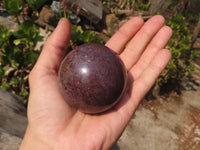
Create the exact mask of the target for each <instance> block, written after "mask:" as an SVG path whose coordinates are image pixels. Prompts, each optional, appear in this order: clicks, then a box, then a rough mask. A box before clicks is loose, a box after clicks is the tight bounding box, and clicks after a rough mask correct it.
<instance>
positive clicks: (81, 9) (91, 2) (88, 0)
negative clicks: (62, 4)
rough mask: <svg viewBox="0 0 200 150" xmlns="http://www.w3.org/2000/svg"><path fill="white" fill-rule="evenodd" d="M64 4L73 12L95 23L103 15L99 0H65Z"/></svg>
mask: <svg viewBox="0 0 200 150" xmlns="http://www.w3.org/2000/svg"><path fill="white" fill-rule="evenodd" d="M66 4H67V8H68V9H70V10H71V11H73V12H74V13H75V14H77V15H82V16H84V17H86V18H87V19H88V20H90V21H91V22H93V23H95V24H97V23H98V22H99V21H100V20H101V19H102V17H103V5H102V3H101V2H100V1H99V0H81V1H80V0H79V1H74V0H67V1H66Z"/></svg>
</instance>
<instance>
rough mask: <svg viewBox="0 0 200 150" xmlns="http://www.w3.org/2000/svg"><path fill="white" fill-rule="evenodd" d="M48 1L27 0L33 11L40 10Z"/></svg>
mask: <svg viewBox="0 0 200 150" xmlns="http://www.w3.org/2000/svg"><path fill="white" fill-rule="evenodd" d="M46 1H47V0H26V2H27V3H28V5H29V6H30V7H31V8H32V9H33V10H38V9H39V8H40V7H41V6H42V5H43V4H44V3H45V2H46Z"/></svg>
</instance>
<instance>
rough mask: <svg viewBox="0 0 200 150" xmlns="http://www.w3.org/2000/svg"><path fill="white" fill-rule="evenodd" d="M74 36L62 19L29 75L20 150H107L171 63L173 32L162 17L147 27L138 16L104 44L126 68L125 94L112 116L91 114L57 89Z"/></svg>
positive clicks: (154, 19)
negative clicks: (64, 60)
mask: <svg viewBox="0 0 200 150" xmlns="http://www.w3.org/2000/svg"><path fill="white" fill-rule="evenodd" d="M70 34H71V27H70V23H69V21H68V20H67V19H64V18H63V19H61V20H60V22H59V24H58V26H57V28H56V29H55V30H54V32H53V33H52V35H51V36H50V37H49V39H48V40H47V41H46V43H45V45H44V48H43V50H42V53H41V55H40V57H39V59H38V61H37V63H36V65H35V66H34V68H33V70H32V71H31V73H30V76H29V83H30V97H29V102H28V126H27V131H26V133H25V136H24V139H23V141H22V144H21V146H20V149H21V150H23V149H27V148H28V149H29V150H31V149H34V150H35V149H37V150H40V149H41V150H46V149H48V150H50V149H52V150H54V149H55V150H58V149H59V150H68V149H73V150H79V149H81V150H90V149H91V150H94V149H109V148H110V147H111V146H112V145H113V144H114V143H115V142H116V140H117V139H118V138H119V137H120V135H121V134H122V132H123V130H124V129H125V127H126V125H127V124H128V122H129V120H130V119H131V117H132V115H133V114H134V112H135V111H136V109H137V107H138V105H139V103H140V101H141V99H142V98H143V97H144V96H145V94H146V93H147V92H148V91H149V89H150V88H151V87H152V85H153V84H154V83H155V81H156V79H157V78H158V76H159V75H160V73H161V72H162V70H163V69H164V68H165V66H166V65H167V63H168V62H169V60H170V58H171V53H170V51H169V50H167V49H164V47H165V45H166V44H167V42H168V40H169V39H170V37H171V35H172V30H171V29H170V28H169V27H167V26H165V20H164V18H163V17H162V16H154V17H152V18H150V19H149V20H148V21H147V22H145V23H144V21H143V20H142V19H141V18H139V17H133V18H132V19H130V20H129V21H127V22H126V23H125V24H124V25H123V26H122V27H121V28H120V29H119V30H118V31H117V32H116V33H115V34H114V35H113V37H112V38H111V39H110V40H109V41H108V42H107V43H106V46H108V47H109V48H111V49H112V50H114V51H115V52H117V53H118V54H119V56H120V57H121V59H122V61H123V62H124V64H125V66H126V68H127V71H128V88H127V90H126V93H125V94H124V96H123V98H122V100H121V101H120V102H119V103H118V104H117V105H116V106H114V107H113V108H112V109H110V110H109V111H107V112H104V113H102V114H98V115H88V114H84V113H82V112H80V111H78V110H76V109H74V108H72V107H70V106H69V105H68V104H67V103H66V101H65V100H64V99H63V97H62V94H61V92H60V89H59V79H58V69H59V66H60V63H61V61H62V59H63V57H64V54H65V50H66V48H67V47H68V43H69V40H70Z"/></svg>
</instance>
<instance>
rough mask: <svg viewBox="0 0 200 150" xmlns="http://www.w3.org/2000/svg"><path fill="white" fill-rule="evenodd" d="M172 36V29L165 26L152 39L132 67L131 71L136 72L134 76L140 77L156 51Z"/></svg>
mask: <svg viewBox="0 0 200 150" xmlns="http://www.w3.org/2000/svg"><path fill="white" fill-rule="evenodd" d="M171 36H172V29H171V28H170V27H168V26H164V27H162V28H161V29H160V31H159V32H158V33H157V34H156V35H155V37H154V38H153V39H152V41H151V43H150V44H149V45H148V47H147V49H146V50H145V52H144V53H143V54H142V56H141V58H140V59H139V61H138V62H137V63H136V64H135V65H134V66H133V68H131V70H130V73H132V74H134V78H138V77H139V76H140V75H141V73H142V72H143V71H144V70H145V68H146V67H147V66H148V65H149V64H150V62H151V61H152V59H153V58H154V56H155V55H156V53H157V52H158V51H159V50H161V49H163V48H164V47H165V46H166V44H167V43H168V41H169V39H170V37H171Z"/></svg>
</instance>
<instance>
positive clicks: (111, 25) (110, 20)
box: [105, 14, 119, 35]
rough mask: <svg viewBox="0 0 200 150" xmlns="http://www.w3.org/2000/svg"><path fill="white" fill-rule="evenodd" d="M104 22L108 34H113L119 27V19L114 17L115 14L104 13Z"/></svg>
mask: <svg viewBox="0 0 200 150" xmlns="http://www.w3.org/2000/svg"><path fill="white" fill-rule="evenodd" d="M105 22H106V27H107V32H108V33H109V34H110V35H113V34H114V33H115V32H116V31H117V30H118V29H119V19H118V18H117V17H116V15H115V14H108V15H106V21H105Z"/></svg>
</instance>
